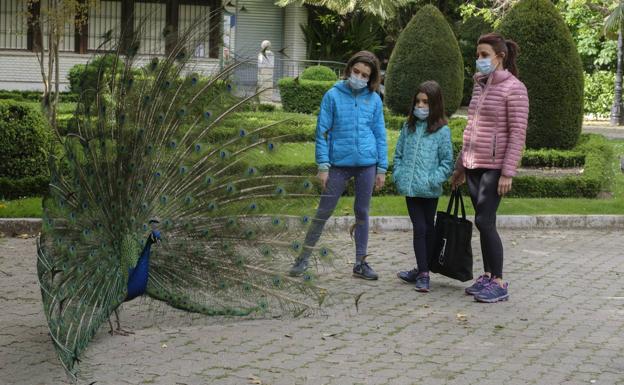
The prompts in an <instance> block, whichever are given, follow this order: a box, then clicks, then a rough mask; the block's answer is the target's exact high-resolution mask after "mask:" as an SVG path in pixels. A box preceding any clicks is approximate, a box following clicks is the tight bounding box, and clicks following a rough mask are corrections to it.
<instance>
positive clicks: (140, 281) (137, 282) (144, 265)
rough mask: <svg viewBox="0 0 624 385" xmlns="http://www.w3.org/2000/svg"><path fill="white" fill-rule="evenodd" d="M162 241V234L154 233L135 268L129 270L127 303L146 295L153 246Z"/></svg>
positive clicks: (148, 238)
mask: <svg viewBox="0 0 624 385" xmlns="http://www.w3.org/2000/svg"><path fill="white" fill-rule="evenodd" d="M156 239H160V233H159V232H158V231H152V233H151V234H150V236H149V237H147V242H146V243H145V247H144V248H143V251H142V252H141V255H140V257H139V260H138V262H137V264H136V266H135V267H130V268H128V295H127V296H126V301H130V300H131V299H134V298H136V297H138V296H140V295H143V294H144V293H145V290H146V289H147V279H148V276H149V257H150V254H151V250H152V244H154V242H155V241H156Z"/></svg>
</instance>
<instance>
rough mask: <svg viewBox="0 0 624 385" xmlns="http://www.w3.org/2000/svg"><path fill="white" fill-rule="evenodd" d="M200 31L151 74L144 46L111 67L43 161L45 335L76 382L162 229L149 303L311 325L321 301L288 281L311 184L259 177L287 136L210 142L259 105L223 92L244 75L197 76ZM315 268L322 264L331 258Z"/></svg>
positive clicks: (308, 280)
mask: <svg viewBox="0 0 624 385" xmlns="http://www.w3.org/2000/svg"><path fill="white" fill-rule="evenodd" d="M199 23H201V21H197V22H195V23H194V25H192V26H191V27H190V28H189V29H188V30H186V31H183V32H181V33H180V38H179V39H178V42H177V43H176V44H175V46H174V47H173V48H172V49H171V51H170V53H169V54H167V55H166V56H165V57H161V58H153V59H152V60H148V61H145V60H144V58H143V57H140V56H138V55H137V52H138V50H139V38H138V36H137V37H135V38H134V39H133V40H132V41H130V42H129V43H128V44H126V45H124V47H121V46H120V47H118V48H117V50H116V52H115V61H117V62H118V63H120V65H119V67H117V66H113V70H112V71H111V72H109V73H105V72H104V70H103V69H102V68H99V74H98V79H99V80H98V83H97V85H96V87H94V89H89V90H85V91H84V92H83V94H82V95H81V101H80V103H79V104H78V107H77V109H76V111H75V116H74V119H73V121H72V124H71V125H70V126H69V128H68V129H67V132H57V137H58V148H57V150H56V151H54V152H53V153H52V155H51V156H50V161H49V167H50V172H51V180H50V190H49V194H48V196H47V197H46V198H45V200H44V218H43V229H42V233H41V236H40V239H39V240H38V243H37V246H38V263H37V272H38V277H39V282H40V286H41V293H42V300H43V307H44V311H45V315H46V318H47V321H48V325H49V332H50V335H51V338H52V341H53V344H54V347H55V348H56V351H57V353H58V355H59V357H60V360H61V362H62V364H63V366H64V367H65V369H66V370H67V372H68V373H69V374H70V375H71V376H76V375H77V373H78V367H77V365H76V364H77V363H78V362H79V361H80V356H81V353H82V352H83V351H84V349H85V348H86V347H87V345H88V343H89V341H90V340H91V339H92V338H93V337H94V335H95V334H96V332H97V331H98V330H99V328H100V326H101V325H102V323H105V322H106V321H107V320H108V318H109V317H110V315H111V313H112V312H113V311H114V310H115V309H117V308H118V307H119V306H120V305H121V304H122V303H123V302H124V301H125V300H126V299H127V296H128V288H127V286H128V276H129V270H130V269H132V268H133V267H134V266H136V264H137V261H138V258H139V254H140V253H141V250H142V249H143V248H144V247H145V245H146V240H147V237H148V235H149V234H150V231H151V226H150V220H152V219H155V218H157V219H158V221H159V225H158V226H159V230H160V232H161V233H162V242H161V243H160V244H159V245H155V246H154V247H153V248H152V253H151V257H150V261H149V277H148V282H147V289H146V294H147V295H149V296H150V297H152V298H154V299H157V300H160V301H164V302H166V303H168V304H169V305H171V306H172V307H175V308H179V309H183V310H186V311H189V312H197V313H202V314H206V315H248V314H258V313H259V314H275V313H280V314H282V313H283V314H294V315H301V314H307V313H310V312H313V311H315V310H316V309H318V308H319V306H320V305H321V304H322V303H323V301H324V299H325V297H326V295H327V293H326V291H325V290H324V289H323V288H321V287H319V286H317V284H316V279H315V276H314V274H313V273H309V274H306V275H305V276H304V278H303V279H293V278H291V277H288V276H285V274H284V273H285V272H286V271H287V270H288V264H290V263H292V260H293V259H294V258H295V257H296V256H297V255H298V254H299V253H300V252H301V251H302V248H303V243H302V242H303V236H304V234H305V230H306V228H307V226H309V225H310V222H311V220H310V218H311V217H312V215H311V214H307V215H302V216H300V215H287V214H284V213H287V212H288V211H289V210H291V209H292V207H298V208H301V207H304V208H307V209H308V210H310V209H313V208H314V207H316V200H317V199H318V194H317V193H316V189H315V187H314V186H313V182H312V179H311V178H310V176H309V175H283V174H278V175H276V174H275V173H270V172H267V173H263V172H262V167H261V166H260V165H261V164H264V163H266V161H265V162H264V163H263V162H262V160H263V159H264V158H267V157H271V156H272V154H273V153H275V152H276V151H277V150H278V147H279V143H280V142H281V141H284V140H286V139H287V137H286V136H280V137H268V135H266V134H265V133H266V132H267V130H268V129H270V128H271V125H267V126H264V127H240V128H239V129H238V130H237V132H233V133H232V136H231V137H230V138H228V139H226V140H216V139H214V138H213V137H211V135H210V134H211V132H212V131H213V130H215V129H216V128H218V127H219V126H220V125H221V124H222V123H223V122H224V121H225V120H226V119H227V118H228V117H229V116H230V115H231V114H232V113H234V112H236V111H237V110H238V109H240V108H241V107H243V106H244V105H245V104H246V103H248V102H249V101H250V100H251V99H253V98H254V97H255V96H256V95H257V94H256V95H251V96H248V97H245V98H242V99H241V98H237V97H235V96H234V95H233V93H232V86H231V85H230V83H229V80H230V78H231V75H232V74H233V72H234V71H235V70H236V68H237V67H238V66H240V65H241V62H235V63H233V64H231V65H229V66H226V67H225V68H223V69H222V70H220V71H218V72H217V73H214V74H212V75H211V76H210V77H209V78H206V77H203V76H201V75H200V74H199V73H197V72H196V71H195V70H194V65H195V59H194V58H193V57H192V55H190V54H189V53H190V52H193V42H194V41H197V40H198V39H199V37H198V33H199V32H198V31H200V30H201V29H200V28H197V26H198V25H199ZM316 251H317V252H316V255H317V256H318V257H319V258H329V256H330V253H329V251H328V250H327V249H325V248H319V249H318V250H316Z"/></svg>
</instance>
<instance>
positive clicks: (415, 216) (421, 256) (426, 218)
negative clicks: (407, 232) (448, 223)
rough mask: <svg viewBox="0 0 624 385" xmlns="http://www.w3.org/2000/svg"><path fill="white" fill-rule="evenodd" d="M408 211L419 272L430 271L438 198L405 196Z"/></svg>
mask: <svg viewBox="0 0 624 385" xmlns="http://www.w3.org/2000/svg"><path fill="white" fill-rule="evenodd" d="M405 202H406V203H407V212H408V213H409V216H410V219H411V220H412V228H413V230H414V238H413V243H414V255H415V256H416V264H417V265H418V271H419V272H422V273H424V272H428V271H429V255H431V253H432V252H433V243H434V237H435V232H434V229H433V225H434V222H433V220H434V217H435V213H436V208H437V207H438V198H415V197H405Z"/></svg>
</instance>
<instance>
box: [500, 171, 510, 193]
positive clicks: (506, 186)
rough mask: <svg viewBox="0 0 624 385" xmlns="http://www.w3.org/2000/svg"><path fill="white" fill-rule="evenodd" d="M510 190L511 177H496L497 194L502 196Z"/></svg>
mask: <svg viewBox="0 0 624 385" xmlns="http://www.w3.org/2000/svg"><path fill="white" fill-rule="evenodd" d="M510 190H511V177H510V176H504V175H501V176H500V178H499V179H498V195H500V196H503V195H505V194H507V193H508V192H509V191H510Z"/></svg>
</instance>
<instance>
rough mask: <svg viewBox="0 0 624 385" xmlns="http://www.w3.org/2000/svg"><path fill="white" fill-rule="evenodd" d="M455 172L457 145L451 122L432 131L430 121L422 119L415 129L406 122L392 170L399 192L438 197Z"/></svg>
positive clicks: (402, 129) (412, 195)
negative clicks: (428, 126)
mask: <svg viewBox="0 0 624 385" xmlns="http://www.w3.org/2000/svg"><path fill="white" fill-rule="evenodd" d="M452 172H453V145H452V143H451V130H450V129H449V128H448V126H442V127H440V129H439V130H437V131H436V132H434V133H428V132H427V123H426V122H425V121H422V120H419V121H418V122H417V123H416V130H415V131H414V132H412V131H411V130H410V129H409V128H408V126H407V123H405V124H404V125H403V127H402V128H401V134H400V135H399V140H398V142H397V146H396V150H395V152H394V166H393V171H392V178H393V180H394V183H395V185H396V188H397V191H398V192H399V194H401V195H405V196H408V197H420V198H438V197H439V196H440V195H442V184H443V183H444V181H445V180H447V179H448V178H449V177H450V176H451V174H452Z"/></svg>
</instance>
